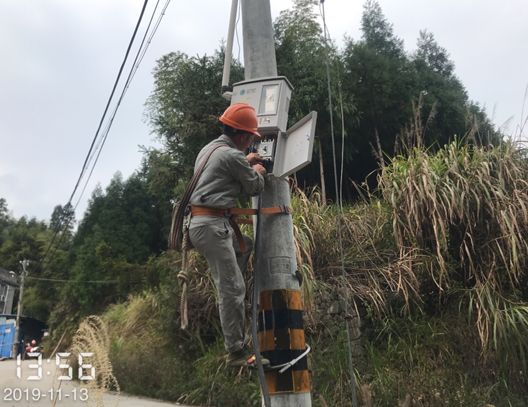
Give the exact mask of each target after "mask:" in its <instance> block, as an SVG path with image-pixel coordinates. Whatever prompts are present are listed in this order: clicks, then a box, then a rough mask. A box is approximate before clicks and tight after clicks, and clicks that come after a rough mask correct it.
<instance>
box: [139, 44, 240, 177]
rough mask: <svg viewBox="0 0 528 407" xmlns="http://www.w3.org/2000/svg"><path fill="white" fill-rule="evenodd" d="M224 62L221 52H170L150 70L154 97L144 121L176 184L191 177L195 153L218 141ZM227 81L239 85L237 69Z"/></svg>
mask: <svg viewBox="0 0 528 407" xmlns="http://www.w3.org/2000/svg"><path fill="white" fill-rule="evenodd" d="M223 61H224V54H223V52H216V53H215V54H214V55H213V56H204V57H189V56H187V55H186V54H184V53H181V52H173V53H170V54H167V55H165V56H163V57H162V58H161V59H159V60H158V63H157V66H156V68H155V69H154V91H153V92H152V95H151V96H150V97H149V99H148V101H147V104H146V105H147V109H148V113H149V120H150V123H151V125H152V127H153V129H154V131H155V132H156V134H157V136H158V137H159V138H160V140H161V141H162V143H163V146H164V150H165V153H168V154H169V156H170V157H171V159H172V160H171V162H170V163H171V164H172V171H173V173H174V174H176V175H177V177H178V180H179V181H180V182H186V181H187V179H188V178H189V177H190V175H191V174H192V169H193V168H194V160H195V158H196V155H197V154H198V152H199V151H200V149H201V148H202V147H203V146H204V145H205V144H206V143H207V142H209V141H210V140H212V139H213V138H216V137H218V135H219V132H220V126H219V123H218V117H219V116H220V114H221V113H222V112H223V111H224V109H225V108H226V107H227V106H228V102H227V101H226V100H225V99H223V98H222V96H221V84H222V69H223ZM231 78H232V80H233V82H236V81H239V80H241V79H242V68H241V67H240V65H239V64H238V63H234V64H233V67H232V71H231ZM173 187H174V186H173Z"/></svg>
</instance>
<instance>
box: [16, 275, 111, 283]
mask: <svg viewBox="0 0 528 407" xmlns="http://www.w3.org/2000/svg"><path fill="white" fill-rule="evenodd" d="M26 278H27V279H30V280H39V281H54V282H60V283H79V284H84V283H87V284H117V283H119V281H117V280H64V279H61V278H43V277H30V276H27V277H26Z"/></svg>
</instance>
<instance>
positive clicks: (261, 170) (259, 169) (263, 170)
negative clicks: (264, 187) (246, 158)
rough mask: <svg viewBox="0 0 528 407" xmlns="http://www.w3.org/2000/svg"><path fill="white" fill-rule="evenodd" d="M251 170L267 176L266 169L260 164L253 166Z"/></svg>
mask: <svg viewBox="0 0 528 407" xmlns="http://www.w3.org/2000/svg"><path fill="white" fill-rule="evenodd" d="M251 168H253V169H254V170H255V171H257V172H258V173H259V174H260V175H266V168H264V167H263V166H262V165H260V164H255V165H252V166H251Z"/></svg>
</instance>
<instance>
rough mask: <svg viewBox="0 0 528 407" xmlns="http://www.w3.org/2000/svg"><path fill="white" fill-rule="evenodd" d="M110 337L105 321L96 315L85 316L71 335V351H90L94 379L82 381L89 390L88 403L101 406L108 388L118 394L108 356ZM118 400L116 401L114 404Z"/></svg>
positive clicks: (74, 352)
mask: <svg viewBox="0 0 528 407" xmlns="http://www.w3.org/2000/svg"><path fill="white" fill-rule="evenodd" d="M109 350H110V339H109V336H108V330H107V327H106V324H105V322H104V321H103V320H102V319H101V318H99V317H98V316H95V315H92V316H89V317H87V318H85V319H84V320H83V321H82V322H81V324H80V325H79V329H78V330H77V332H76V333H75V335H74V337H73V342H72V346H71V352H72V354H73V355H79V354H80V353H81V352H92V353H93V356H92V357H91V358H90V363H91V364H92V366H93V367H94V368H95V374H96V379H95V380H89V381H86V382H83V385H85V386H86V387H87V388H88V390H89V392H90V398H89V403H90V404H91V405H95V406H98V407H99V406H103V405H104V403H103V395H104V393H105V392H106V391H108V390H115V391H117V393H118V394H119V391H120V388H119V383H118V382H117V379H116V378H115V376H114V374H113V371H112V363H111V362H110V358H109V354H108V353H109ZM118 402H119V401H117V402H116V404H117V403H118Z"/></svg>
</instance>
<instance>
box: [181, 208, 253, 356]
mask: <svg viewBox="0 0 528 407" xmlns="http://www.w3.org/2000/svg"><path fill="white" fill-rule="evenodd" d="M189 237H190V239H191V243H192V244H193V246H194V247H195V248H196V250H198V252H199V253H200V254H201V255H203V256H204V257H205V258H206V260H207V264H208V265H209V271H210V272H211V275H212V277H213V281H214V283H215V286H216V289H217V291H218V309H219V312H220V323H221V325H222V332H223V334H224V340H225V347H226V349H227V351H228V352H236V351H238V350H240V349H242V347H243V346H244V344H245V306H244V298H245V295H246V284H245V282H244V276H243V273H244V272H245V271H246V267H247V262H248V259H249V255H250V254H251V250H252V247H253V242H252V240H251V239H250V238H249V237H247V236H244V241H245V243H246V248H247V249H246V251H245V252H242V251H241V250H240V245H239V244H238V240H237V238H236V236H235V234H234V232H233V228H232V227H231V225H230V224H229V221H228V219H226V218H222V217H214V216H196V217H193V218H192V220H191V224H190V227H189Z"/></svg>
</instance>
